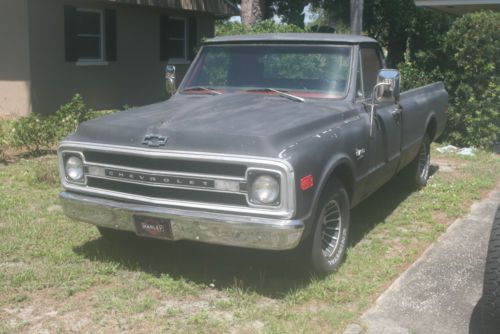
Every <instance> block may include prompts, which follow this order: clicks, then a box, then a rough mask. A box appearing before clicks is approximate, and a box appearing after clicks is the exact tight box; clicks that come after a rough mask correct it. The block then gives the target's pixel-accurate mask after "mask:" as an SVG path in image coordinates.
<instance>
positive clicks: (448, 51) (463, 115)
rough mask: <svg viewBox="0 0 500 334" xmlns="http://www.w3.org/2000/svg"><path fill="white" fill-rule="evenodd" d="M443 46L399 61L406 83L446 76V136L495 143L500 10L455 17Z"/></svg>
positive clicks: (463, 142) (458, 141)
mask: <svg viewBox="0 0 500 334" xmlns="http://www.w3.org/2000/svg"><path fill="white" fill-rule="evenodd" d="M441 48H442V49H441V51H439V50H437V51H436V49H433V50H432V52H429V53H428V54H427V55H425V56H422V55H421V56H420V57H417V58H416V59H415V60H414V61H413V62H412V61H407V62H405V63H403V64H400V66H399V68H400V70H401V77H402V87H403V89H410V88H414V87H418V86H421V85H423V84H426V83H430V82H432V81H437V80H444V81H445V85H446V89H447V90H448V93H449V96H450V107H449V113H448V115H449V118H448V124H447V127H446V130H445V133H444V139H445V140H447V141H450V142H451V143H453V144H455V145H459V146H476V147H490V146H492V145H493V144H494V143H496V142H497V141H498V140H499V138H498V136H499V133H500V114H499V106H500V64H499V57H498V55H499V54H500V13H494V12H477V13H471V14H467V15H464V16H462V17H460V18H458V19H456V20H455V21H454V22H453V24H452V26H451V28H450V30H449V31H448V33H447V34H446V35H445V36H444V39H443V43H442V46H441ZM438 55H446V58H447V61H443V60H442V59H441V56H438ZM431 64H434V67H432V66H430V65H431Z"/></svg>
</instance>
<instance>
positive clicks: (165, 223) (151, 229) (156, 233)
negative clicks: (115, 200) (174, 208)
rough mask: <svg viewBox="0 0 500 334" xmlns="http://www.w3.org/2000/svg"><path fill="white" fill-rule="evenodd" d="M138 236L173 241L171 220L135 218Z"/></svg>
mask: <svg viewBox="0 0 500 334" xmlns="http://www.w3.org/2000/svg"><path fill="white" fill-rule="evenodd" d="M134 221H135V229H136V231H137V235H140V236H143V237H150V238H160V239H170V240H171V239H172V225H171V224H170V219H161V218H152V217H143V216H135V217H134Z"/></svg>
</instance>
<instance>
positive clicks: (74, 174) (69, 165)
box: [64, 156, 83, 181]
mask: <svg viewBox="0 0 500 334" xmlns="http://www.w3.org/2000/svg"><path fill="white" fill-rule="evenodd" d="M64 168H65V169H66V175H67V176H68V177H69V178H70V179H71V180H73V181H79V180H81V179H82V178H83V162H82V159H80V158H78V157H75V156H73V157H70V158H68V160H66V164H65V166H64Z"/></svg>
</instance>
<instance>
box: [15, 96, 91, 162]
mask: <svg viewBox="0 0 500 334" xmlns="http://www.w3.org/2000/svg"><path fill="white" fill-rule="evenodd" d="M94 117H95V113H94V112H93V111H92V110H91V109H89V108H87V107H86V106H85V103H84V102H83V99H82V97H81V96H80V95H78V94H77V95H75V96H74V97H73V98H72V99H71V101H70V102H69V103H67V104H65V105H62V106H61V107H60V108H59V110H57V112H56V113H55V114H54V115H51V116H48V117H43V116H40V115H38V114H30V115H29V116H27V117H23V118H20V119H18V120H16V121H15V122H14V123H13V125H12V133H11V136H10V138H9V143H10V144H11V145H12V146H13V147H15V148H25V149H28V150H29V151H34V152H40V151H41V150H44V149H49V148H51V147H52V146H53V145H54V144H56V143H57V142H58V141H60V140H61V139H62V138H64V137H65V136H67V135H68V134H70V133H71V132H74V131H75V130H76V128H77V126H78V124H80V123H81V122H83V121H86V120H89V119H92V118H94Z"/></svg>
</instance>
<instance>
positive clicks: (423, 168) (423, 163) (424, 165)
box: [418, 142, 431, 180]
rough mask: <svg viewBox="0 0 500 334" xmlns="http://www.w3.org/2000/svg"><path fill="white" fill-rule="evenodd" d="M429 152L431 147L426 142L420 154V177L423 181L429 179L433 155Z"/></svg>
mask: <svg viewBox="0 0 500 334" xmlns="http://www.w3.org/2000/svg"><path fill="white" fill-rule="evenodd" d="M428 150H429V146H428V145H427V143H425V142H424V143H423V144H422V147H421V148H420V152H419V153H418V175H419V176H420V178H421V179H422V180H427V178H428V177H429V165H430V160H431V155H430V154H429V151H428Z"/></svg>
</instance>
